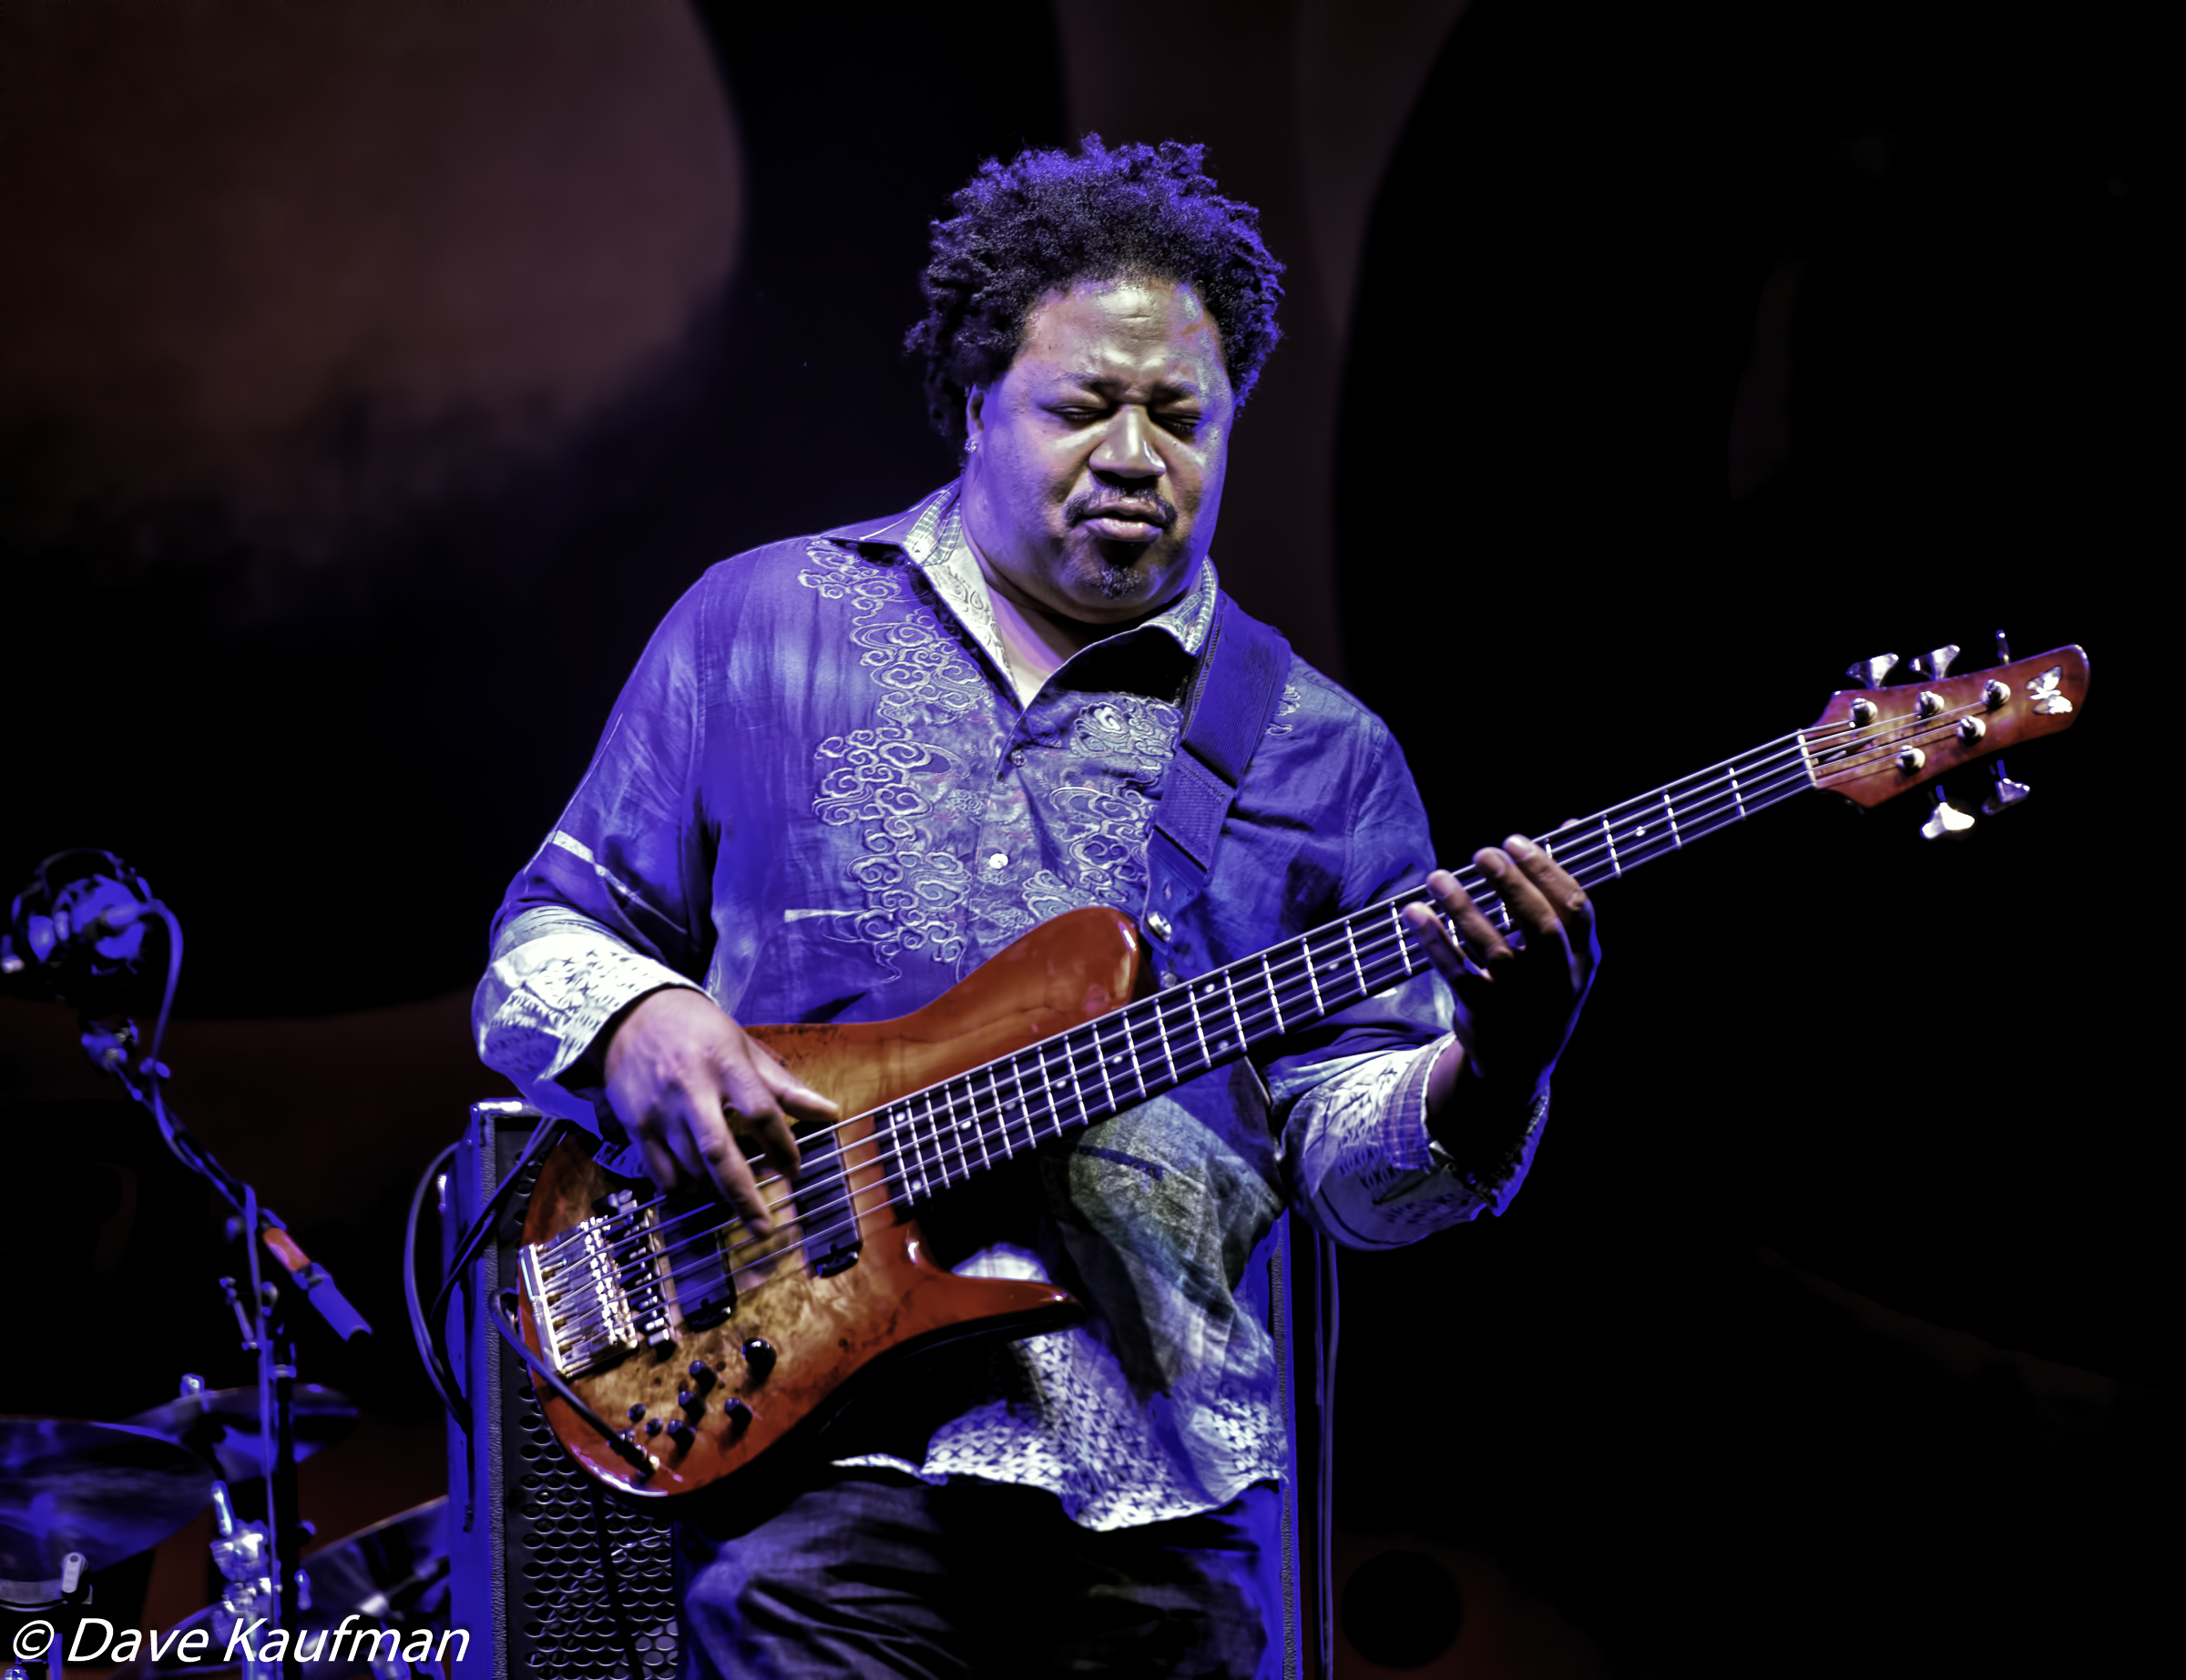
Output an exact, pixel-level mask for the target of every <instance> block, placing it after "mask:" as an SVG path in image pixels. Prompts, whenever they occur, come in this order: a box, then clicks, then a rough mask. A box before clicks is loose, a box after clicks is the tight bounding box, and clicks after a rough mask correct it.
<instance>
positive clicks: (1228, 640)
mask: <svg viewBox="0 0 2186 1680" xmlns="http://www.w3.org/2000/svg"><path fill="white" fill-rule="evenodd" d="M1209 644H1210V645H1209V647H1208V649H1207V655H1206V657H1204V658H1203V659H1201V660H1200V668H1199V670H1198V672H1197V673H1196V674H1195V675H1194V677H1193V679H1192V686H1191V688H1190V692H1189V693H1188V694H1187V695H1186V696H1185V700H1184V733H1183V738H1181V739H1180V741H1179V742H1178V743H1177V751H1176V754H1175V756H1174V757H1172V758H1171V759H1170V761H1169V773H1168V774H1167V775H1166V776H1164V777H1163V778H1162V780H1161V798H1160V800H1159V803H1158V804H1157V805H1156V806H1155V808H1154V820H1153V822H1152V824H1151V826H1150V828H1149V832H1148V835H1147V843H1146V862H1147V893H1146V910H1145V912H1144V913H1143V914H1142V915H1141V916H1140V917H1139V927H1140V929H1141V930H1142V931H1143V932H1145V934H1146V937H1147V942H1148V943H1149V946H1150V947H1151V948H1152V952H1153V957H1154V972H1155V974H1156V977H1157V978H1158V980H1159V983H1160V984H1161V985H1163V986H1170V985H1174V984H1175V983H1177V982H1178V981H1180V980H1189V979H1190V978H1191V977H1192V976H1194V975H1195V974H1199V973H1201V972H1205V971H1206V970H1207V969H1208V968H1210V967H1211V966H1212V964H1211V963H1210V962H1209V961H1208V952H1206V951H1205V949H1204V948H1203V944H1202V942H1200V940H1199V938H1198V934H1197V931H1196V929H1195V926H1194V924H1195V922H1196V921H1197V918H1196V917H1194V916H1193V915H1191V914H1190V911H1191V910H1192V908H1193V906H1194V905H1195V904H1196V903H1197V901H1198V900H1199V897H1200V893H1201V892H1203V891H1205V890H1206V886H1207V877H1208V874H1209V872H1210V871H1211V870H1212V869H1213V867H1214V850H1215V846H1216V843H1217V842H1218V841H1219V840H1221V833H1222V821H1223V820H1224V819H1225V818H1226V817H1228V816H1229V814H1230V808H1231V805H1232V804H1233V803H1235V801H1236V799H1237V790H1238V788H1239V787H1240V785H1241V784H1242V782H1243V781H1244V779H1245V771H1246V769H1248V768H1249V767H1250V766H1251V762H1252V754H1253V751H1254V749H1255V748H1258V747H1259V745H1260V743H1261V742H1262V740H1263V739H1264V738H1266V736H1267V732H1268V724H1269V722H1270V721H1271V720H1272V718H1274V716H1275V708H1276V706H1277V704H1278V703H1279V702H1280V701H1281V699H1282V679H1283V677H1284V676H1285V674H1286V673H1288V671H1289V670H1290V668H1291V645H1290V644H1289V643H1288V642H1286V641H1285V640H1283V638H1282V632H1280V631H1278V630H1276V629H1274V628H1273V627H1272V626H1269V625H1264V624H1262V623H1261V622H1260V620H1258V619H1257V618H1253V617H1251V616H1248V615H1247V614H1246V613H1244V612H1243V611H1241V609H1240V608H1239V607H1238V606H1237V604H1236V603H1235V602H1233V601H1231V599H1230V598H1229V597H1228V596H1223V597H1222V598H1221V601H1220V603H1219V604H1218V605H1217V606H1216V609H1215V619H1214V626H1213V629H1212V631H1211V633H1210V637H1209ZM1270 1237H1271V1239H1272V1249H1273V1257H1272V1275H1271V1277H1270V1278H1269V1280H1268V1281H1269V1293H1270V1296H1271V1298H1272V1302H1273V1304H1274V1310H1275V1314H1276V1322H1275V1324H1274V1325H1273V1326H1272V1329H1274V1330H1275V1332H1276V1336H1277V1341H1278V1350H1279V1355H1280V1357H1281V1359H1282V1365H1283V1367H1284V1369H1283V1373H1282V1374H1283V1379H1284V1381H1285V1385H1286V1387H1287V1388H1288V1390H1289V1392H1288V1394H1287V1395H1286V1396H1285V1398H1286V1400H1287V1401H1288V1402H1289V1403H1288V1405H1287V1406H1286V1408H1285V1411H1286V1417H1285V1422H1286V1423H1287V1424H1288V1425H1289V1434H1290V1438H1291V1457H1290V1464H1289V1471H1290V1473H1289V1475H1288V1476H1287V1477H1286V1478H1285V1481H1284V1487H1283V1504H1284V1512H1283V1522H1284V1526H1285V1528H1286V1529H1287V1530H1288V1531H1289V1532H1290V1533H1291V1534H1292V1535H1293V1536H1295V1537H1296V1539H1297V1540H1298V1541H1299V1542H1300V1543H1298V1544H1295V1545H1293V1546H1290V1547H1286V1548H1285V1551H1286V1553H1287V1556H1288V1560H1289V1562H1290V1564H1291V1565H1292V1567H1293V1568H1294V1570H1295V1573H1290V1571H1289V1570H1286V1573H1287V1574H1289V1576H1290V1578H1289V1579H1287V1580H1286V1581H1285V1583H1284V1585H1285V1587H1286V1589H1287V1590H1288V1591H1289V1592H1290V1593H1292V1595H1293V1598H1294V1601H1295V1604H1296V1606H1297V1611H1296V1614H1295V1617H1294V1620H1293V1622H1292V1630H1291V1631H1292V1634H1293V1636H1294V1638H1295V1641H1296V1643H1295V1644H1292V1646H1291V1648H1290V1649H1289V1650H1287V1651H1285V1653H1284V1654H1283V1657H1284V1660H1283V1672H1284V1674H1285V1675H1291V1676H1296V1677H1297V1680H1320V1677H1321V1676H1323V1675H1328V1674H1330V1673H1331V1672H1333V1670H1332V1664H1333V1650H1334V1637H1335V1615H1334V1611H1335V1604H1334V1599H1333V1593H1332V1592H1331V1590H1330V1589H1331V1586H1332V1571H1331V1567H1330V1565H1331V1562H1332V1560H1331V1557H1330V1553H1329V1532H1330V1531H1329V1502H1330V1494H1331V1492H1332V1479H1331V1463H1330V1457H1329V1448H1330V1445H1331V1440H1332V1431H1331V1428H1330V1423H1331V1419H1330V1406H1329V1403H1330V1401H1331V1400H1332V1399H1333V1393H1334V1364H1335V1350H1336V1349H1335V1344H1336V1277H1335V1250H1334V1246H1333V1244H1331V1243H1330V1242H1329V1240H1328V1239H1327V1238H1326V1237H1323V1236H1321V1235H1320V1233H1318V1232H1317V1231H1314V1230H1313V1229H1311V1228H1310V1227H1298V1226H1296V1225H1295V1224H1294V1222H1293V1221H1292V1219H1291V1218H1290V1217H1288V1216H1287V1215H1286V1216H1284V1217H1282V1218H1279V1219H1278V1220H1277V1221H1276V1223H1275V1229H1274V1230H1273V1231H1272V1233H1270Z"/></svg>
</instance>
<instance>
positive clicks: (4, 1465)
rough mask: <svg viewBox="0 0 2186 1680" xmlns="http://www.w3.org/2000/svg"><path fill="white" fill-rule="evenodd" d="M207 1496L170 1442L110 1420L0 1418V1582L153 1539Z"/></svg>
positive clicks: (199, 1463) (207, 1475) (196, 1467)
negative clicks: (68, 1559)
mask: <svg viewBox="0 0 2186 1680" xmlns="http://www.w3.org/2000/svg"><path fill="white" fill-rule="evenodd" d="M211 1501H212V1471H211V1470H210V1469H209V1467H208V1466H207V1465H206V1463H205V1461H203V1460H202V1459H200V1458H199V1457H198V1455H197V1454H196V1453H194V1452H192V1451H190V1450H189V1448H188V1447H185V1446H184V1445H183V1444H182V1443H181V1442H180V1441H174V1440H172V1439H170V1438H169V1437H168V1436H165V1435H161V1434H158V1433H155V1432H154V1431H148V1430H140V1429H131V1428H129V1427H128V1426H127V1425H125V1424H119V1423H80V1422H77V1421H75V1420H71V1419H66V1418H0V1580H5V1581H9V1582H14V1583H19V1584H33V1583H48V1582H50V1583H56V1584H55V1588H54V1590H55V1593H56V1596H57V1595H58V1593H59V1587H58V1584H57V1583H59V1581H60V1578H61V1560H62V1559H63V1558H65V1557H66V1556H67V1555H68V1553H71V1552H80V1553H83V1554H84V1563H85V1567H86V1568H88V1569H104V1568H105V1567H106V1566H107V1564H109V1563H119V1562H121V1560H122V1559H123V1558H125V1557H134V1556H136V1555H137V1553H139V1552H142V1551H144V1550H145V1549H146V1548H147V1547H148V1546H156V1545H158V1543H160V1542H161V1541H163V1540H165V1539H166V1538H167V1537H168V1536H169V1534H171V1533H173V1532H175V1531H176V1530H177V1529H179V1528H180V1527H181V1526H182V1525H183V1524H184V1523H185V1522H189V1520H190V1518H192V1517H194V1516H196V1515H197V1514H198V1512H200V1511H202V1510H204V1509H205V1507H206V1506H207V1505H208V1504H209V1503H210V1502H211Z"/></svg>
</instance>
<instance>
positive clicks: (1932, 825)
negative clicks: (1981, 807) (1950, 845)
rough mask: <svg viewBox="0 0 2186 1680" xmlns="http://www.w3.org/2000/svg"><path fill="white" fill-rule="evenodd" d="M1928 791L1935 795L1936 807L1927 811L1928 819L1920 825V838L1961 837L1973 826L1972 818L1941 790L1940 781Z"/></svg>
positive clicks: (1953, 838) (1948, 838)
mask: <svg viewBox="0 0 2186 1680" xmlns="http://www.w3.org/2000/svg"><path fill="white" fill-rule="evenodd" d="M1929 791H1930V792H1932V793H1933V794H1935V796H1936V809H1934V810H1932V811H1930V812H1929V813H1928V820H1926V822H1924V823H1922V824H1921V825H1920V838H1921V839H1923V840H1958V839H1960V838H1962V837H1963V836H1964V835H1965V833H1966V830H1968V829H1970V828H1972V827H1973V826H1974V820H1973V819H1972V818H1971V817H1969V816H1967V815H1966V813H1965V812H1964V811H1962V810H1960V809H1958V808H1957V807H1956V805H1954V804H1952V803H1951V801H1950V799H1948V798H1947V797H1946V795H1945V793H1944V791H1943V784H1942V783H1941V782H1937V783H1936V786H1935V787H1934V788H1932V789H1929Z"/></svg>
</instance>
